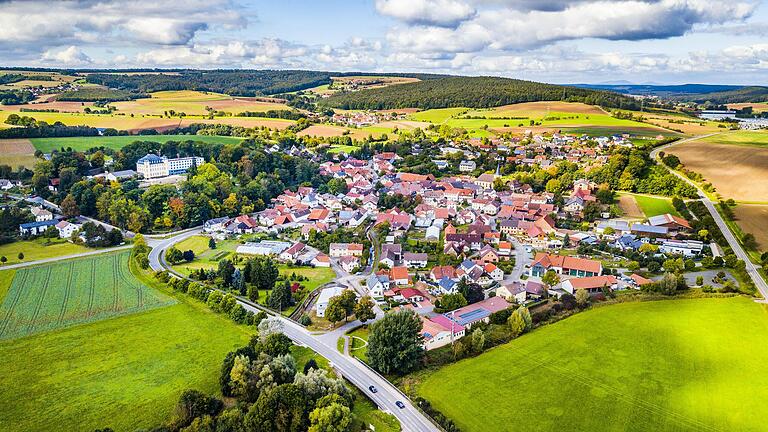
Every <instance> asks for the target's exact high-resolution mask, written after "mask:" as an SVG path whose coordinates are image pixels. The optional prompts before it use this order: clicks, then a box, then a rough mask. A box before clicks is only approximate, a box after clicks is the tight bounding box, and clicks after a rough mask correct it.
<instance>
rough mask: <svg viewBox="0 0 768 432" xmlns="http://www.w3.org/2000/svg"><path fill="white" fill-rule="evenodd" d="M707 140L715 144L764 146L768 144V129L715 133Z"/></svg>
mask: <svg viewBox="0 0 768 432" xmlns="http://www.w3.org/2000/svg"><path fill="white" fill-rule="evenodd" d="M704 140H706V142H709V143H713V144H734V145H750V146H758V147H764V146H766V145H768V131H764V130H758V131H748V130H744V131H735V132H727V133H722V134H718V135H714V136H711V137H708V138H705V139H704Z"/></svg>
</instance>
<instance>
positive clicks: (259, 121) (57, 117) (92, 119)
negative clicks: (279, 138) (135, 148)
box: [0, 110, 295, 131]
mask: <svg viewBox="0 0 768 432" xmlns="http://www.w3.org/2000/svg"><path fill="white" fill-rule="evenodd" d="M11 114H20V115H27V116H30V117H33V118H35V119H36V120H39V121H45V122H47V123H55V122H61V123H63V124H65V125H68V126H91V127H96V128H115V129H118V130H128V131H137V130H141V129H156V130H168V129H173V128H177V127H184V126H189V125H191V124H199V123H202V124H228V125H232V126H243V127H248V128H258V127H267V128H270V129H281V130H282V129H285V128H287V127H288V126H291V125H292V124H294V123H295V122H294V121H293V120H283V119H272V118H259V117H216V118H213V119H209V118H207V117H203V116H191V115H190V116H187V117H184V118H182V119H179V118H178V117H172V118H167V117H159V116H150V115H146V116H133V117H132V116H130V115H129V114H126V113H121V112H119V111H118V112H117V113H114V114H84V113H69V112H58V113H50V112H34V113H19V112H17V111H9V110H0V123H2V124H5V120H6V119H7V118H8V116H9V115H11ZM5 126H7V125H5Z"/></svg>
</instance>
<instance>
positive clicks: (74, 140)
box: [30, 135, 243, 153]
mask: <svg viewBox="0 0 768 432" xmlns="http://www.w3.org/2000/svg"><path fill="white" fill-rule="evenodd" d="M242 140H243V138H236V137H228V136H216V135H126V136H95V137H66V138H32V139H30V141H32V145H34V146H35V149H37V150H40V151H41V152H43V153H50V152H51V151H53V150H57V149H60V148H62V147H64V148H67V147H72V149H73V150H77V151H85V150H88V149H90V148H93V147H107V148H111V149H114V150H120V149H121V148H123V147H125V146H126V145H128V144H131V143H132V142H134V141H153V142H159V143H165V142H168V141H200V142H204V143H221V144H237V143H239V142H240V141H242Z"/></svg>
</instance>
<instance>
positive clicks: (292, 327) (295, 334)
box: [147, 228, 439, 432]
mask: <svg viewBox="0 0 768 432" xmlns="http://www.w3.org/2000/svg"><path fill="white" fill-rule="evenodd" d="M201 231H202V229H201V228H196V229H194V230H190V231H186V232H183V233H181V234H178V235H175V236H173V237H170V238H167V239H147V243H148V244H149V245H150V246H152V251H151V252H150V254H149V265H150V266H151V267H152V269H153V270H164V269H166V268H165V266H164V264H165V263H164V260H163V255H162V254H163V252H164V251H165V249H167V248H169V247H171V246H172V245H174V244H175V243H178V242H180V241H182V240H184V239H185V238H188V237H191V236H193V235H197V234H199V233H200V232H201ZM348 282H352V280H351V279H350V280H348ZM351 285H353V286H354V284H353V283H352V284H351ZM359 288H362V287H359ZM238 303H239V304H240V305H242V306H243V307H244V308H245V309H246V310H250V311H252V312H260V311H265V312H267V313H269V314H270V319H272V320H278V321H280V323H281V324H282V328H283V332H284V333H285V335H286V336H288V337H289V338H291V340H293V341H294V342H295V343H297V344H299V345H303V346H306V347H309V348H310V349H312V350H313V351H315V352H316V353H318V354H320V355H321V356H323V357H325V358H326V359H328V361H329V362H330V363H331V365H332V366H333V367H334V368H335V369H336V370H337V371H338V372H339V373H340V374H341V375H342V376H344V378H346V379H347V380H349V382H351V383H352V384H353V385H354V386H355V387H357V388H359V389H360V391H362V392H363V393H365V394H366V395H367V396H368V397H370V398H371V399H372V400H373V401H374V403H376V405H377V406H378V407H379V409H380V410H382V411H387V412H390V413H392V414H393V415H394V416H395V417H396V418H397V419H398V420H399V421H400V425H401V426H402V428H403V430H404V431H408V432H438V431H439V429H438V427H437V426H435V425H434V424H433V423H432V422H431V421H430V420H429V419H428V418H427V417H426V416H424V415H423V414H421V412H420V411H419V410H418V409H416V408H415V407H414V406H413V404H411V402H410V400H408V398H407V397H405V396H404V395H403V394H402V393H400V391H399V390H398V389H397V387H395V386H394V385H393V384H391V383H390V382H389V381H387V380H386V379H384V378H383V377H381V376H380V375H378V374H377V373H376V372H375V371H373V370H372V369H370V368H368V367H367V366H366V365H364V364H363V363H361V362H359V361H358V360H356V359H354V358H352V357H348V356H345V355H343V354H342V353H340V352H338V351H337V349H336V341H337V340H338V336H337V335H336V334H333V335H330V336H329V335H322V334H319V335H315V334H312V333H310V332H309V331H308V330H307V329H305V328H304V327H302V326H301V325H299V324H297V323H295V322H293V321H291V320H289V319H287V318H285V317H283V316H280V315H277V314H274V312H272V311H270V310H268V309H265V308H263V307H260V306H258V305H256V304H253V303H251V302H248V301H245V299H238ZM349 325H352V324H351V323H350V324H349ZM371 385H374V386H375V387H376V388H377V389H378V392H377V393H375V394H374V393H371V391H370V390H369V389H368V387H369V386H371ZM397 401H401V402H402V403H403V404H405V408H403V409H400V408H398V407H397V405H395V402H397Z"/></svg>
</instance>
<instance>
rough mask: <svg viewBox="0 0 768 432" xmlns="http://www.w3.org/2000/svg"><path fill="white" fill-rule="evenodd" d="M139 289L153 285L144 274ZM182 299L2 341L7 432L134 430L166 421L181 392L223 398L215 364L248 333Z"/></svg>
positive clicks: (2, 413)
mask: <svg viewBox="0 0 768 432" xmlns="http://www.w3.org/2000/svg"><path fill="white" fill-rule="evenodd" d="M2 273H6V272H0V275H1V274H2ZM140 280H141V281H142V282H143V283H144V284H145V285H149V286H153V287H155V286H157V282H156V281H154V280H153V279H150V278H148V277H146V276H145V275H141V277H140ZM165 292H166V293H168V295H173V294H172V293H171V292H170V291H165ZM178 299H179V302H178V303H176V304H174V305H172V306H168V307H163V308H157V309H153V310H151V311H147V312H142V313H135V314H131V315H126V316H122V317H118V318H115V319H108V320H102V321H98V322H94V323H89V324H85V325H79V326H75V327H71V328H68V329H63V330H56V331H51V332H47V333H42V334H38V335H34V336H31V337H26V338H21V339H16V340H10V341H0V376H2V383H3V384H2V385H1V386H0V405H2V406H3V407H4V408H3V409H2V410H0V425H3V430H4V431H9V432H22V431H32V430H34V431H65V430H66V431H74V430H83V431H90V430H94V429H96V428H103V427H111V428H113V429H114V430H116V431H133V430H136V429H139V428H150V427H152V426H155V425H159V424H160V423H162V422H165V421H166V420H168V419H169V418H170V416H171V414H172V412H173V407H174V406H175V404H176V401H177V400H178V397H179V395H180V394H181V392H182V391H184V390H185V389H188V388H194V389H198V390H201V391H203V392H207V393H214V394H217V393H219V390H218V389H219V385H218V376H219V368H220V366H221V361H222V360H223V359H224V356H225V355H226V353H227V352H229V351H231V350H232V349H234V348H236V347H240V346H242V345H244V344H245V343H246V342H247V341H248V339H249V337H250V334H251V333H252V332H251V331H250V330H248V329H247V328H246V327H242V326H238V325H236V324H234V323H233V322H232V321H230V320H229V318H227V317H225V316H221V315H217V314H214V313H213V312H211V311H210V310H208V309H207V307H206V306H205V305H203V304H202V303H199V302H197V301H194V300H190V299H188V298H186V297H183V296H180V297H178Z"/></svg>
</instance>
